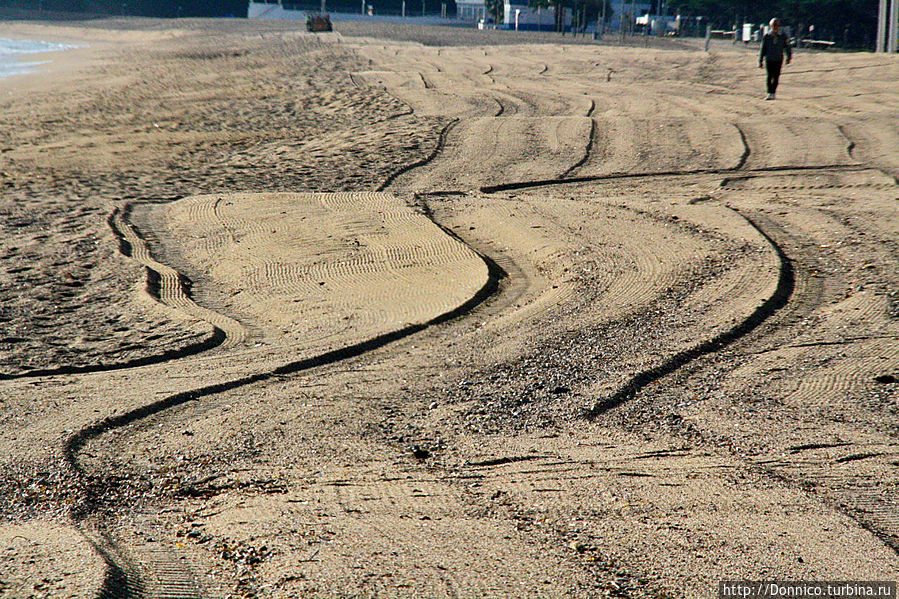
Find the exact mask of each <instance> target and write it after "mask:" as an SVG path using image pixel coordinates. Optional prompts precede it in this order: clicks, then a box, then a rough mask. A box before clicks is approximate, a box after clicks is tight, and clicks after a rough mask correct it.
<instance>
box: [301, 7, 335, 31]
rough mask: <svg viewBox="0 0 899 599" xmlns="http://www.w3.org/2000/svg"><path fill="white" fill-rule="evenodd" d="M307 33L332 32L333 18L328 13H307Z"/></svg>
mask: <svg viewBox="0 0 899 599" xmlns="http://www.w3.org/2000/svg"><path fill="white" fill-rule="evenodd" d="M306 31H312V32H313V33H317V32H320V31H332V27H331V17H330V16H329V15H328V14H327V13H313V12H310V13H306Z"/></svg>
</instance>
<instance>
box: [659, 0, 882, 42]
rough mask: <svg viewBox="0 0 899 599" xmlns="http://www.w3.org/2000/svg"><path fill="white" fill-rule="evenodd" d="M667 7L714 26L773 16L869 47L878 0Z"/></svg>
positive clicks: (749, 0)
mask: <svg viewBox="0 0 899 599" xmlns="http://www.w3.org/2000/svg"><path fill="white" fill-rule="evenodd" d="M669 6H670V7H671V9H672V10H675V11H679V12H680V14H682V15H684V16H703V17H705V19H707V22H708V23H711V24H712V25H713V26H714V27H716V28H719V27H720V28H729V27H731V26H733V25H734V24H735V23H744V22H746V23H765V22H767V21H768V20H769V19H771V18H772V17H775V16H776V17H778V18H779V19H780V20H781V21H782V22H783V23H784V24H785V25H788V26H790V27H791V28H792V29H793V30H794V31H796V32H797V33H800V34H802V35H810V36H811V37H814V38H815V39H825V40H829V41H834V42H837V43H840V44H843V45H849V46H870V45H871V40H873V38H874V35H875V32H876V28H877V7H878V0H670V2H669ZM812 25H814V30H813V31H812V32H810V31H809V27H810V26H812Z"/></svg>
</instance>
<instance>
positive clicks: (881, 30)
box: [874, 0, 887, 52]
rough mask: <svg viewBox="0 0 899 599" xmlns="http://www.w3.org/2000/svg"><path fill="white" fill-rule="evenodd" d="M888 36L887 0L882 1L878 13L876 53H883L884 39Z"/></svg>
mask: <svg viewBox="0 0 899 599" xmlns="http://www.w3.org/2000/svg"><path fill="white" fill-rule="evenodd" d="M886 34H887V0H880V9H879V10H878V11H877V45H876V48H875V50H874V51H875V52H883V51H884V50H885V48H884V44H883V42H884V38H885V37H886Z"/></svg>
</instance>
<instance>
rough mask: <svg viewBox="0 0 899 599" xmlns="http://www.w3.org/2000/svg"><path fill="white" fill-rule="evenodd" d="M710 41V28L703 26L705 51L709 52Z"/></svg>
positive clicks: (709, 26)
mask: <svg viewBox="0 0 899 599" xmlns="http://www.w3.org/2000/svg"><path fill="white" fill-rule="evenodd" d="M711 41H712V26H711V25H706V26H705V51H706V52H708V51H709V43H710V42H711Z"/></svg>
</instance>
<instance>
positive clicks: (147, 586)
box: [63, 194, 505, 598]
mask: <svg viewBox="0 0 899 599" xmlns="http://www.w3.org/2000/svg"><path fill="white" fill-rule="evenodd" d="M332 195H334V194H330V195H329V194H326V198H325V199H324V200H322V202H323V203H324V204H329V203H330V204H331V208H332V209H339V208H340V207H341V206H345V207H350V206H352V205H353V204H354V203H353V202H351V201H346V199H344V201H341V200H340V198H335V197H331V196H332ZM348 195H349V194H348ZM374 195H375V194H369V196H372V197H369V196H365V195H364V194H363V196H362V197H360V198H359V199H360V202H358V203H360V204H362V205H365V204H366V203H368V204H371V203H372V202H373V201H374V200H373V196H374ZM207 199H208V198H207ZM197 204H198V206H190V207H188V209H187V212H191V211H193V213H195V214H194V216H195V217H197V218H201V219H203V220H205V221H206V222H207V224H208V223H209V222H216V223H218V224H219V225H220V226H222V227H233V228H234V231H232V234H234V235H235V236H237V235H238V234H240V233H241V232H242V231H241V230H242V229H243V228H247V227H248V225H247V224H246V223H242V220H241V219H240V218H235V217H233V216H229V215H227V214H222V215H219V216H220V217H221V219H220V218H219V217H217V216H215V215H214V212H215V211H214V208H215V206H216V205H217V204H218V202H217V201H216V202H209V201H207V202H198V203H197ZM375 207H376V206H374V205H372V206H369V209H373V208H375ZM408 210H409V211H410V212H411V211H412V209H411V208H409V209H408ZM204 215H205V217H206V218H205V219H204V218H203V217H204ZM210 216H212V217H214V218H213V219H212V220H210ZM425 218H426V217H425V216H419V220H422V219H425ZM392 220H394V221H396V222H397V223H399V224H402V222H403V219H398V218H397V217H392ZM117 222H119V221H117ZM122 222H124V221H122ZM119 225H120V226H121V222H119ZM249 228H252V227H249ZM438 228H439V226H438ZM260 231H262V229H260ZM436 234H437V235H444V233H440V232H438V233H436ZM123 238H124V240H125V241H126V242H127V243H129V244H131V247H132V251H131V253H132V254H133V255H134V256H135V258H136V259H138V260H139V261H141V262H142V263H146V264H148V265H152V267H153V268H154V269H155V270H157V271H158V272H160V280H161V281H162V282H164V283H161V284H160V289H161V290H162V291H160V295H161V297H165V298H166V299H167V301H168V302H170V303H171V304H172V305H173V306H176V307H179V308H181V307H182V306H184V308H182V309H185V310H186V309H191V310H193V308H192V306H193V305H195V304H192V302H191V303H190V305H186V304H185V302H186V301H187V300H189V298H187V300H186V299H185V298H184V297H182V295H184V293H183V290H182V292H179V291H178V289H177V287H175V286H174V283H175V282H177V280H178V277H177V272H176V271H175V270H174V269H171V268H170V267H167V266H165V265H163V264H161V263H159V262H157V261H156V260H155V259H153V258H152V256H151V255H150V252H149V249H148V248H147V247H146V244H145V243H143V240H142V238H141V237H140V236H139V235H138V234H137V233H136V231H134V230H133V229H131V228H130V227H129V229H128V230H127V232H125V233H124V234H123ZM451 243H453V244H455V245H456V246H459V245H461V242H460V241H459V240H458V239H456V240H454V241H452V242H451ZM437 245H438V246H439V245H440V244H437ZM463 247H464V246H463ZM438 249H440V248H439V247H438ZM135 250H136V251H135ZM416 251H418V252H422V251H426V248H425V249H421V248H418V249H417V250H416ZM466 252H467V255H471V256H473V260H478V259H481V260H483V263H484V266H485V267H486V277H485V280H484V282H483V284H482V285H481V287H480V288H476V289H475V290H474V293H473V294H471V295H470V296H469V297H468V299H467V300H465V301H463V302H461V303H459V304H458V305H454V306H451V307H450V308H449V309H445V310H444V311H443V312H440V313H437V314H435V315H433V316H432V317H431V318H430V319H429V320H427V321H425V322H418V323H414V324H405V325H404V326H401V327H399V328H396V329H394V330H388V331H387V332H382V333H381V334H377V335H373V336H372V337H370V338H367V339H365V340H363V341H360V342H357V343H353V344H350V345H346V346H344V347H340V348H338V349H334V350H331V351H326V352H321V353H317V354H315V355H312V356H309V357H306V358H303V359H300V360H295V361H291V362H287V363H284V364H282V365H281V366H278V367H276V368H272V369H269V370H264V371H260V372H256V373H254V374H249V375H247V376H243V377H239V378H236V379H233V380H228V381H222V382H218V383H213V384H209V385H205V386H201V387H198V388H195V389H191V390H187V391H182V392H179V393H175V394H172V395H169V396H167V397H164V398H162V399H159V400H157V401H153V402H151V403H149V404H146V405H143V406H139V407H137V408H134V409H132V410H129V411H126V412H124V413H122V414H118V415H113V416H109V417H107V418H104V419H102V420H100V421H98V422H95V423H93V424H90V425H88V426H85V427H83V428H82V429H80V430H78V431H77V432H76V433H74V434H73V435H71V436H70V437H69V438H68V439H67V441H66V442H65V444H64V448H63V456H64V459H65V462H66V463H67V465H68V467H69V468H70V469H71V471H72V472H73V473H74V474H75V477H76V479H78V480H79V481H81V483H82V488H83V489H84V493H83V495H82V497H81V498H80V501H79V502H78V504H76V505H75V506H74V507H73V508H72V514H73V519H74V521H75V524H76V526H77V527H78V528H79V529H80V530H81V531H82V532H83V534H84V535H85V536H86V537H87V538H88V539H94V543H95V545H97V547H98V552H99V553H100V554H101V556H102V557H103V559H104V561H105V562H106V564H107V572H106V581H105V582H104V585H103V590H102V592H101V595H100V596H101V597H103V598H106V597H110V598H112V597H185V598H193V597H199V596H201V595H202V593H201V591H200V589H199V587H198V586H197V585H196V583H195V581H194V578H193V576H192V574H191V572H190V571H189V570H188V569H187V568H186V567H185V566H184V565H182V563H181V562H180V561H179V560H177V559H176V557H175V556H174V554H173V553H170V552H169V551H168V550H167V549H166V548H164V547H162V548H152V547H151V548H148V547H141V546H138V545H137V544H135V543H132V544H130V545H128V551H127V552H126V551H125V550H124V548H123V547H120V546H119V545H118V544H117V542H116V539H115V538H114V534H113V533H110V532H107V530H106V528H105V527H104V526H103V525H102V524H100V523H98V522H97V520H98V519H102V516H103V515H104V512H103V511H101V510H100V507H99V506H100V505H102V497H103V494H104V492H105V488H106V485H107V484H108V483H107V481H105V480H104V478H103V475H102V473H98V474H95V473H92V472H90V471H89V469H88V467H87V466H86V465H85V464H83V463H82V461H81V459H80V455H81V452H82V450H83V449H84V448H85V446H86V445H87V444H88V443H89V442H91V441H92V440H94V439H96V438H98V437H100V436H102V435H103V434H105V433H107V432H109V431H112V430H114V429H120V428H123V427H126V426H129V425H131V424H134V423H137V422H139V421H141V420H144V419H146V418H148V417H151V416H154V415H157V414H160V413H162V412H164V411H166V410H168V409H171V408H174V407H176V406H179V405H183V404H185V403H187V402H191V401H199V400H201V399H203V398H204V397H208V396H211V395H216V394H219V393H224V392H226V391H231V390H234V389H238V388H240V387H243V386H247V385H251V384H255V383H260V382H265V381H269V380H273V379H281V378H282V377H285V376H290V375H293V374H297V373H300V372H303V371H306V370H309V369H311V368H316V367H320V366H324V365H328V364H333V363H335V362H338V361H341V360H345V359H347V358H351V357H356V356H359V355H362V354H364V353H367V352H370V351H373V350H375V349H378V348H380V347H383V346H385V345H387V344H389V343H392V342H394V341H396V340H399V339H401V338H404V337H407V336H409V335H412V334H415V333H417V332H420V331H422V330H424V329H426V328H428V327H430V326H433V325H436V324H439V323H442V322H445V321H448V320H451V319H453V318H456V317H458V316H460V315H462V314H465V313H467V312H468V311H470V310H471V309H473V308H474V307H475V306H477V305H479V304H480V303H481V302H483V301H484V300H485V299H486V298H487V297H489V296H490V295H492V294H493V293H494V292H495V290H496V289H497V284H498V281H499V279H500V278H502V277H503V276H505V275H504V273H503V271H501V270H500V269H499V267H497V266H496V265H495V264H493V263H492V262H491V261H489V260H487V259H483V258H478V256H479V255H478V254H476V253H474V252H472V251H471V250H468V249H466ZM387 254H391V253H390V252H387ZM393 254H395V256H394V257H395V258H396V259H406V258H408V257H409V255H411V254H409V252H405V253H404V252H402V251H397V252H394V253H393ZM393 254H391V255H393ZM407 254H409V255H407ZM387 257H389V256H387ZM197 308H199V307H197ZM202 310H204V309H200V311H201V313H204V314H205V312H202ZM213 317H214V316H213ZM99 548H102V549H103V551H100V549H99Z"/></svg>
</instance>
